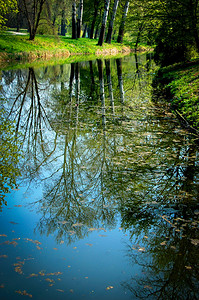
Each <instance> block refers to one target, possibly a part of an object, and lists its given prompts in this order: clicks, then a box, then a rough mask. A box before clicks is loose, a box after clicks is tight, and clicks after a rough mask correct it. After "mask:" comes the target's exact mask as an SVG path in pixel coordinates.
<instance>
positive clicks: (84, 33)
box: [82, 24, 88, 38]
mask: <svg viewBox="0 0 199 300" xmlns="http://www.w3.org/2000/svg"><path fill="white" fill-rule="evenodd" d="M87 26H88V25H87V24H86V25H85V26H84V32H83V35H82V37H83V38H85V37H86V32H87Z"/></svg>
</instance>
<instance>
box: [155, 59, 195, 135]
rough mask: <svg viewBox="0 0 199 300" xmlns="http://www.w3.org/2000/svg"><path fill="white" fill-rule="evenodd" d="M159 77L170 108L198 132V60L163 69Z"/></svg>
mask: <svg viewBox="0 0 199 300" xmlns="http://www.w3.org/2000/svg"><path fill="white" fill-rule="evenodd" d="M160 74H161V75H160ZM159 76H161V81H162V84H163V85H164V90H165V91H166V94H167V98H168V102H169V105H170V106H171V108H173V109H174V110H175V111H177V112H178V113H179V115H180V116H182V118H183V119H185V120H186V121H187V122H188V123H189V124H190V125H191V126H193V127H194V128H195V129H197V130H199V93H198V90H199V60H195V61H192V62H189V63H186V64H182V65H175V66H170V67H167V68H163V69H161V72H159Z"/></svg>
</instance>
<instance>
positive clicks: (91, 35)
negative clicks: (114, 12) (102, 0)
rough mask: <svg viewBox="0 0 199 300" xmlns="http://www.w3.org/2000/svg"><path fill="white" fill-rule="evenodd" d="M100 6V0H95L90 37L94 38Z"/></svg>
mask: <svg viewBox="0 0 199 300" xmlns="http://www.w3.org/2000/svg"><path fill="white" fill-rule="evenodd" d="M98 7H99V1H96V0H95V2H94V15H93V21H92V24H91V32H90V39H93V35H94V29H95V23H96V19H97V12H98Z"/></svg>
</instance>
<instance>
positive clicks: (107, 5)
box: [98, 0, 110, 46]
mask: <svg viewBox="0 0 199 300" xmlns="http://www.w3.org/2000/svg"><path fill="white" fill-rule="evenodd" d="M109 7H110V0H105V6H104V14H103V19H102V26H101V31H100V36H99V41H98V46H102V44H103V42H104V36H105V29H106V23H107V18H108V12H109Z"/></svg>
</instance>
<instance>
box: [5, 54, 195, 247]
mask: <svg viewBox="0 0 199 300" xmlns="http://www.w3.org/2000/svg"><path fill="white" fill-rule="evenodd" d="M139 59H140V60H139ZM139 59H138V57H137V58H136V57H135V60H134V61H133V64H132V65H129V64H128V60H127V61H126V62H125V60H121V59H117V60H114V61H110V60H106V61H105V63H104V61H102V60H97V61H89V62H83V63H74V64H71V65H70V66H67V67H66V66H65V65H62V66H56V67H52V68H45V70H44V69H43V70H34V69H32V68H30V69H29V72H28V74H26V77H25V75H24V74H23V81H22V82H20V83H19V85H18V88H17V91H18V95H17V96H16V97H15V99H14V100H13V103H12V106H11V108H10V112H9V113H10V117H11V118H12V119H15V120H16V131H17V132H18V131H22V132H23V137H24V139H23V143H24V149H27V151H26V157H25V160H26V161H25V162H24V171H23V172H24V178H26V179H28V180H29V181H31V180H33V179H34V180H35V181H36V182H39V183H40V182H42V183H44V185H43V197H42V199H41V200H40V201H39V202H38V205H39V210H40V212H42V214H43V217H42V218H41V220H40V223H39V224H38V227H37V229H38V230H39V231H40V232H41V233H43V234H44V233H47V234H49V233H53V232H56V235H57V241H61V239H63V238H65V239H67V240H68V242H69V243H70V242H72V241H74V240H75V239H78V238H83V237H84V236H86V235H87V234H89V232H90V231H89V229H91V228H95V229H97V228H102V227H103V228H104V229H109V228H113V227H114V226H116V225H115V224H116V222H117V213H118V212H119V213H120V214H121V217H122V227H123V228H124V229H126V230H127V229H128V230H129V228H130V226H136V228H137V229H136V230H137V231H136V234H137V235H139V234H141V232H142V230H143V228H147V227H148V226H149V225H150V226H152V225H155V223H158V222H159V220H160V217H159V215H162V216H163V215H164V214H167V213H171V214H174V213H175V214H178V215H176V217H182V216H180V215H179V214H180V212H181V207H184V208H185V211H188V208H187V207H188V206H187V202H190V203H191V202H192V203H193V205H195V203H196V201H195V200H194V199H197V198H198V185H197V180H198V179H197V178H198V175H199V174H198V150H197V149H195V148H194V147H192V146H190V145H189V140H188V138H185V135H184V133H181V132H180V130H179V128H178V126H177V124H176V122H175V121H172V119H171V117H170V116H169V115H168V116H167V115H166V114H165V113H164V114H162V113H161V111H160V110H159V109H158V108H157V107H155V106H151V104H150V102H149V101H148V98H149V97H150V88H151V77H150V74H149V73H148V71H147V68H148V67H149V66H148V65H146V61H144V60H143V58H139ZM138 62H139V64H138ZM151 66H152V64H151ZM104 67H105V69H104ZM130 70H131V73H130ZM129 73H130V75H129V76H127V74H129ZM142 74H143V76H142ZM47 77H48V79H47ZM12 78H13V76H12ZM24 78H26V80H25V81H24ZM132 78H134V80H135V84H134V85H133V86H132ZM13 80H14V79H10V81H9V82H13ZM143 87H144V89H143ZM124 92H125V93H124ZM147 97H148V98H147ZM177 131H179V132H177ZM27 161H28V165H27ZM36 179H38V180H36ZM138 220H139V224H138V225H139V226H137V222H138ZM161 221H162V219H161ZM104 229H102V230H104Z"/></svg>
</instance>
